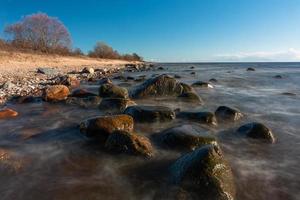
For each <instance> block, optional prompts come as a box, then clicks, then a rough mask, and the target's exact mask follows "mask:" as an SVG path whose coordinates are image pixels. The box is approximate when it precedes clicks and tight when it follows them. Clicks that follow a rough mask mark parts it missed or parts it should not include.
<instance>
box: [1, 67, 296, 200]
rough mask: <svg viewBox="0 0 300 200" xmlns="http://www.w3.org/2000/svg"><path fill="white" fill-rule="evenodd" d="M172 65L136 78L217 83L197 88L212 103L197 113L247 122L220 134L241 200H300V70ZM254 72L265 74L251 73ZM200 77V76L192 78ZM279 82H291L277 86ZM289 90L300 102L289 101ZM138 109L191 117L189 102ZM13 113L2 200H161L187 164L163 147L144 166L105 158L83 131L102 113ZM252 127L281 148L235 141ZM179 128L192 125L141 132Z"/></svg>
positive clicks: (48, 107) (25, 109)
mask: <svg viewBox="0 0 300 200" xmlns="http://www.w3.org/2000/svg"><path fill="white" fill-rule="evenodd" d="M190 66H195V69H190ZM163 67H164V68H165V70H164V71H154V72H153V71H152V72H151V71H150V72H136V73H130V76H136V77H138V76H140V75H147V77H148V78H149V77H151V76H152V74H158V73H159V74H161V73H167V74H170V75H175V74H178V75H180V76H181V77H182V78H181V79H180V81H182V82H185V83H189V84H191V83H193V82H194V81H196V80H201V81H208V80H209V79H211V78H215V79H217V81H218V82H216V83H213V85H214V86H215V87H214V89H199V88H198V89H196V91H197V92H198V94H199V95H200V96H201V98H202V99H203V100H204V102H205V104H204V105H203V106H196V107H193V108H192V110H205V111H211V112H213V111H214V110H215V109H216V108H217V107H218V106H220V105H227V106H231V107H235V108H238V109H240V110H241V111H242V112H244V113H245V114H246V117H245V118H244V119H243V120H242V121H239V122H237V123H234V124H223V125H222V124H221V125H219V126H218V127H211V129H212V131H213V133H214V134H215V135H216V136H217V138H218V140H219V142H220V143H221V146H222V148H223V150H224V152H225V156H226V158H227V159H228V160H229V162H230V164H231V166H232V168H233V170H234V175H235V178H236V183H237V184H236V185H237V187H238V199H243V200H263V199H272V200H279V199H299V198H300V190H299V186H300V170H299V165H300V145H299V144H300V135H299V130H300V101H299V100H300V97H299V95H300V84H299V82H300V64H298V63H285V64H284V63H260V64H259V63H249V64H237V63H235V64H230V63H226V64H164V65H163ZM248 67H254V68H256V71H254V72H247V71H246V69H247V68H248ZM192 71H195V72H196V74H195V75H191V74H190V73H191V72H192ZM125 75H126V74H125ZM275 75H281V76H282V78H281V79H278V78H274V76H275ZM114 82H115V83H116V84H118V83H122V82H120V81H114ZM129 82H130V83H131V84H133V85H134V84H138V83H136V82H134V81H129ZM85 87H87V88H89V89H90V90H92V91H95V92H96V91H97V89H98V86H95V85H86V86H85ZM284 92H291V93H295V94H296V96H287V95H282V93H284ZM137 103H138V104H145V105H153V104H155V105H168V106H169V107H171V108H173V109H176V108H181V109H182V110H189V109H191V106H190V105H189V104H186V103H182V102H177V101H174V100H170V99H165V100H162V99H156V100H155V99H152V100H151V99H146V100H139V101H137ZM11 106H12V107H13V108H15V109H16V110H18V111H19V113H20V116H19V117H18V118H16V119H9V120H2V121H0V130H1V131H0V163H1V164H0V179H1V180H0V194H1V199H5V200H10V199H22V200H23V199H64V200H66V199H72V200H73V199H153V198H154V194H155V193H156V192H157V191H159V190H161V188H162V186H163V185H164V183H165V182H166V174H167V172H166V170H167V168H168V166H169V164H170V163H171V162H172V161H173V160H174V159H176V158H177V157H178V156H179V154H178V153H174V152H170V151H163V150H159V149H157V151H158V152H156V157H155V158H154V159H153V160H144V159H142V158H138V157H132V156H125V155H111V154H109V153H107V152H105V151H102V150H101V147H99V146H97V145H95V144H90V143H89V142H88V141H87V140H86V139H85V138H84V137H83V136H82V135H81V134H80V133H79V130H78V127H77V126H78V123H79V122H80V121H81V120H83V119H86V118H89V117H93V116H97V115H102V114H103V113H101V111H100V110H97V109H95V108H90V109H83V108H79V107H76V106H66V105H60V104H47V103H36V104H24V105H11ZM250 121H259V122H262V123H264V124H266V125H267V126H269V127H270V128H271V129H272V130H273V132H274V134H275V135H276V137H277V138H278V142H277V143H276V144H274V145H267V144H261V143H255V142H253V141H249V140H244V139H241V138H235V136H234V135H233V134H232V132H233V131H234V130H236V128H237V127H239V126H240V125H241V124H243V123H245V122H250ZM178 123H182V121H179V120H174V121H172V122H168V123H156V124H151V125H149V124H136V131H137V132H138V133H140V134H144V135H146V136H149V135H151V134H152V133H154V132H157V131H159V130H162V129H164V128H166V127H170V126H173V125H175V124H178ZM206 128H209V127H206Z"/></svg>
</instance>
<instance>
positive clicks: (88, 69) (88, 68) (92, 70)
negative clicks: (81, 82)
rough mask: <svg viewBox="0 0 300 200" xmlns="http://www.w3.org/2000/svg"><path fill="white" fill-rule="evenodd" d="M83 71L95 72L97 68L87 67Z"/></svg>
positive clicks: (87, 72)
mask: <svg viewBox="0 0 300 200" xmlns="http://www.w3.org/2000/svg"><path fill="white" fill-rule="evenodd" d="M81 72H82V73H86V74H94V73H95V70H94V69H93V68H92V67H85V68H83V70H82V71H81Z"/></svg>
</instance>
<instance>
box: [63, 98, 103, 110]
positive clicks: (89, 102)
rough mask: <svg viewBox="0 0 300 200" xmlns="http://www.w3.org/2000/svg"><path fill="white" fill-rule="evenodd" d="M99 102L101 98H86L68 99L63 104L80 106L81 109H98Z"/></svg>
mask: <svg viewBox="0 0 300 200" xmlns="http://www.w3.org/2000/svg"><path fill="white" fill-rule="evenodd" d="M100 102H101V98H100V97H98V96H88V97H85V98H77V97H68V98H67V99H66V100H65V103H66V104H68V105H73V106H80V107H83V108H90V107H98V106H99V104H100Z"/></svg>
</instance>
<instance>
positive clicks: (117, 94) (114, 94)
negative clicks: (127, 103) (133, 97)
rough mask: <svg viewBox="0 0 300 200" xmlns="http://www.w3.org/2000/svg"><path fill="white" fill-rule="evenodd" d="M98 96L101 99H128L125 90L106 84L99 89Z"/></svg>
mask: <svg viewBox="0 0 300 200" xmlns="http://www.w3.org/2000/svg"><path fill="white" fill-rule="evenodd" d="M99 96H100V97H103V98H128V91H127V89H126V88H123V87H119V86H116V85H113V84H110V83H107V84H102V85H101V86H100V87H99Z"/></svg>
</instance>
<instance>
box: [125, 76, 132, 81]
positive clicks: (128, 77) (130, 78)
mask: <svg viewBox="0 0 300 200" xmlns="http://www.w3.org/2000/svg"><path fill="white" fill-rule="evenodd" d="M126 80H131V81H133V80H134V77H132V76H127V77H126Z"/></svg>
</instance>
